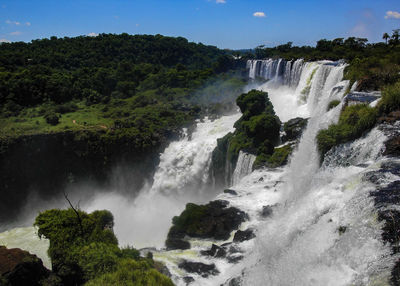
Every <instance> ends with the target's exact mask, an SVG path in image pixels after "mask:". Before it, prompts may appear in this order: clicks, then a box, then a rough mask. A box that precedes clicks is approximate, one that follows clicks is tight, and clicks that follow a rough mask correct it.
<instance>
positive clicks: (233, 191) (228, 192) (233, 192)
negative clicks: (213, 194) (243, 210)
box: [224, 189, 237, 196]
mask: <svg viewBox="0 0 400 286" xmlns="http://www.w3.org/2000/svg"><path fill="white" fill-rule="evenodd" d="M224 193H225V194H230V195H232V196H237V192H236V191H235V190H231V189H226V190H224Z"/></svg>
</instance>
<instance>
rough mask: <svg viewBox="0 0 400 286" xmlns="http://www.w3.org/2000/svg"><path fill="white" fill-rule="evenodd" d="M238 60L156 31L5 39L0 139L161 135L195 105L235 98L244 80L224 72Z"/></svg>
mask: <svg viewBox="0 0 400 286" xmlns="http://www.w3.org/2000/svg"><path fill="white" fill-rule="evenodd" d="M241 65H242V63H241V62H240V61H236V60H234V59H233V57H232V56H230V55H229V54H228V53H227V52H226V51H222V50H219V49H217V48H216V47H212V46H204V45H202V44H195V43H189V42H188V41H187V40H186V39H184V38H180V37H178V38H172V37H163V36H161V35H156V36H149V35H136V36H130V35H128V34H121V35H113V34H100V35H99V36H98V37H76V38H68V37H66V38H62V39H57V38H56V37H52V38H50V39H43V40H34V41H32V42H31V43H21V42H20V43H10V44H8V43H5V44H2V45H0V66H1V68H0V106H1V108H0V137H1V138H4V137H9V136H13V137H16V136H20V135H25V134H28V135H29V134H40V133H49V132H52V133H54V132H64V131H68V130H72V131H76V130H92V131H106V132H107V133H110V131H113V130H114V129H120V128H129V129H131V130H129V131H127V132H126V133H127V135H128V134H140V136H141V137H149V136H150V133H156V134H157V133H158V134H159V133H165V132H166V133H168V130H172V129H174V128H176V127H179V126H181V125H182V124H183V123H184V122H187V121H189V120H191V119H192V118H193V117H194V116H196V115H197V114H198V113H199V111H200V108H199V106H197V105H198V104H203V105H205V104H208V103H209V102H211V103H218V102H222V103H224V102H226V101H228V100H230V101H232V100H234V96H237V95H239V93H240V91H239V90H240V88H241V87H242V86H243V85H244V83H245V82H244V80H243V78H242V77H241V75H240V74H234V73H226V72H228V71H229V70H230V69H236V68H238V67H240V66H241ZM225 73H226V74H225ZM230 89H233V92H232V93H231V94H229V96H228V95H227V93H228V91H227V90H230ZM199 90H200V91H199ZM221 91H224V92H223V94H221ZM216 95H218V96H216ZM210 99H212V100H210ZM149 119H150V120H149ZM150 121H151V122H150ZM148 123H149V124H150V125H151V126H148V125H147V124H148ZM144 126H145V127H144ZM166 126H167V127H168V128H167V129H168V130H165V127H166ZM143 128H144V129H145V130H142V129H143ZM111 133H112V132H111ZM124 133H125V132H124ZM143 133H145V134H143ZM139 147H140V146H139Z"/></svg>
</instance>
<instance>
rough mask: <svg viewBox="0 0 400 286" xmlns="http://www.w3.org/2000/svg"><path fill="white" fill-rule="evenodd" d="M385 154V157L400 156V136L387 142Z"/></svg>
mask: <svg viewBox="0 0 400 286" xmlns="http://www.w3.org/2000/svg"><path fill="white" fill-rule="evenodd" d="M385 147H386V149H385V152H384V153H383V155H385V156H393V157H399V156H400V136H396V137H394V138H391V139H389V140H388V141H386V142H385Z"/></svg>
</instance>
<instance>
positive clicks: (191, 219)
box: [172, 203, 208, 236]
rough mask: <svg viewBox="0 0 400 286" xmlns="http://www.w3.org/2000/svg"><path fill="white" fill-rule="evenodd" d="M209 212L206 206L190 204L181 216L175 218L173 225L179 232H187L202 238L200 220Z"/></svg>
mask: <svg viewBox="0 0 400 286" xmlns="http://www.w3.org/2000/svg"><path fill="white" fill-rule="evenodd" d="M207 211H208V207H207V206H206V205H196V204H193V203H188V204H187V205H186V208H185V210H184V211H183V212H182V213H181V215H180V216H175V217H173V219H172V223H173V225H174V227H175V228H176V230H177V231H185V232H187V233H192V234H197V235H200V236H201V235H202V233H201V224H200V219H201V218H203V217H204V216H205V215H206V214H207Z"/></svg>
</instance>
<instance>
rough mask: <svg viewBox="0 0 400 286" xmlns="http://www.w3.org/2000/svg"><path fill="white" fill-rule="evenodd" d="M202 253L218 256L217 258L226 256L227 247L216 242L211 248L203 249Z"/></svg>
mask: <svg viewBox="0 0 400 286" xmlns="http://www.w3.org/2000/svg"><path fill="white" fill-rule="evenodd" d="M200 253H201V254H202V255H207V256H212V257H217V258H221V257H225V256H226V250H225V248H224V247H221V246H218V245H215V244H213V245H212V246H211V248H210V249H209V250H202V251H201V252H200Z"/></svg>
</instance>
